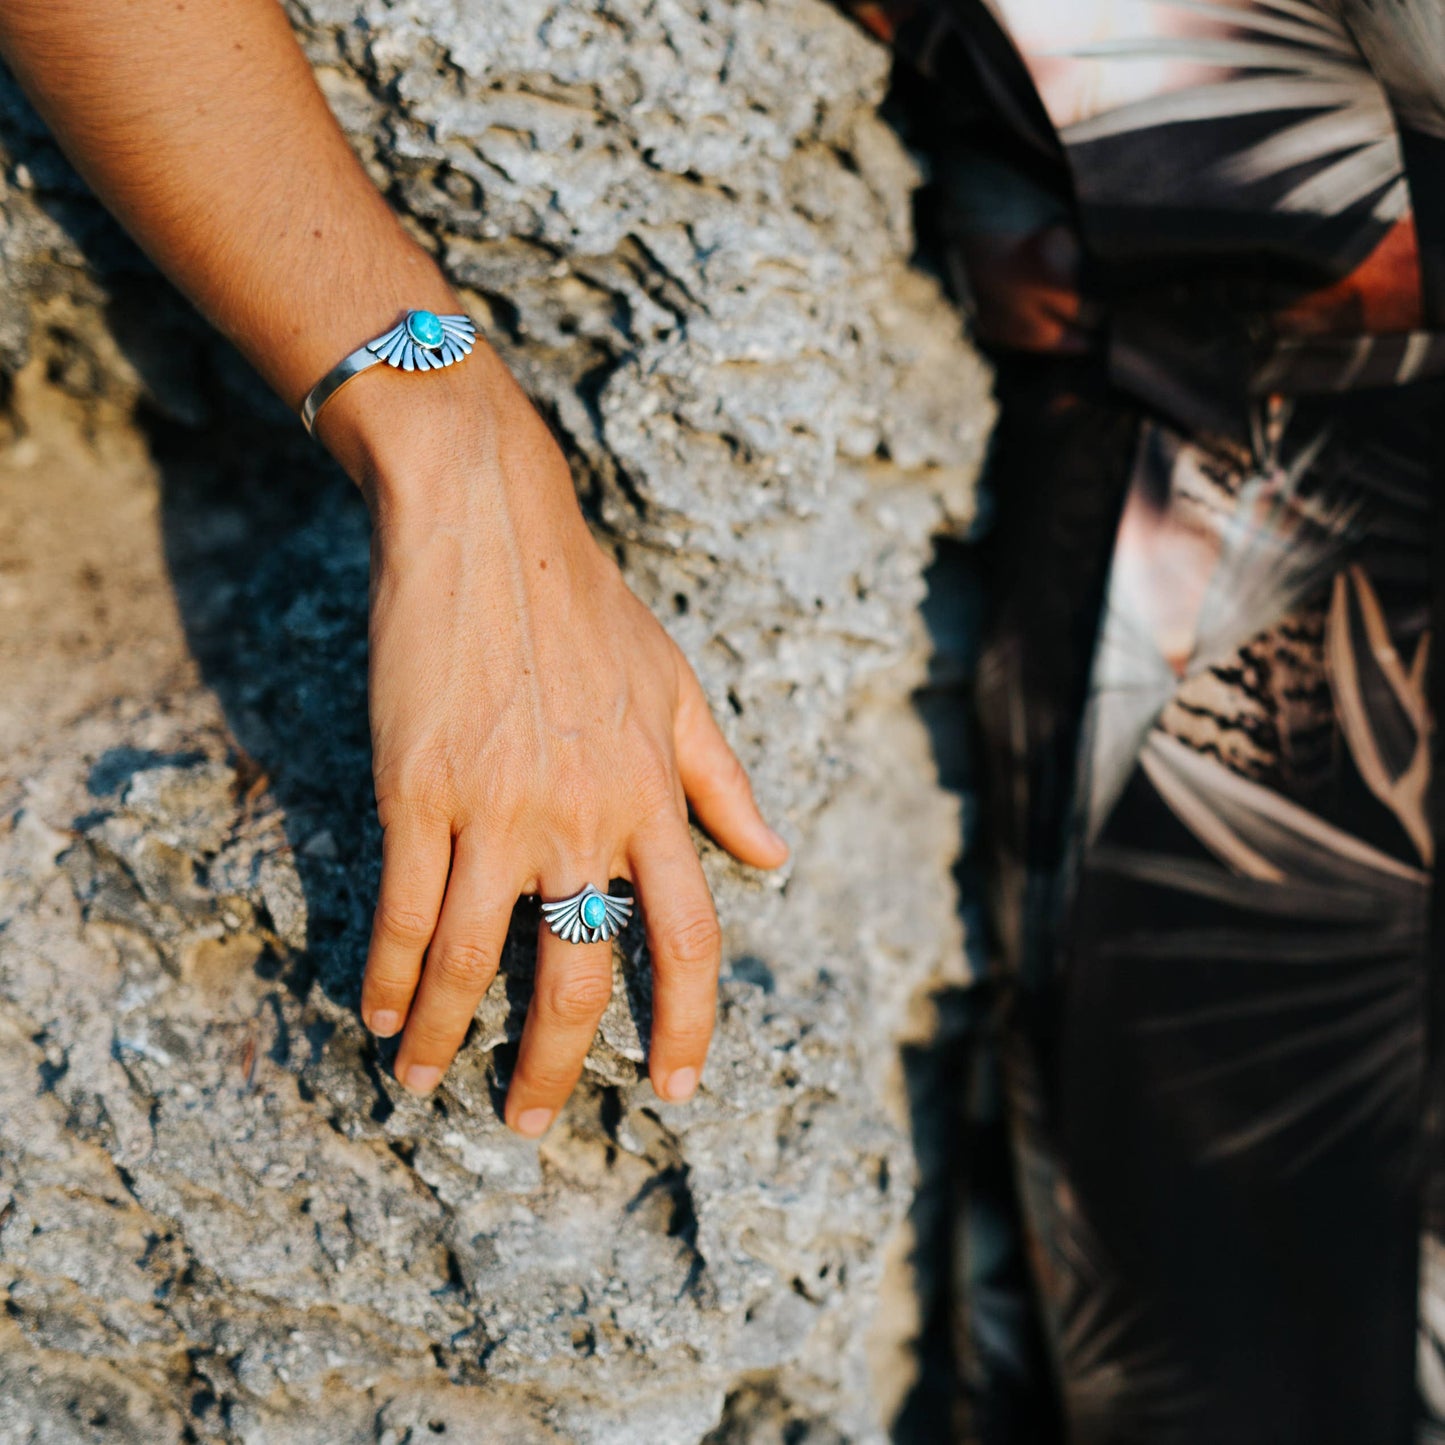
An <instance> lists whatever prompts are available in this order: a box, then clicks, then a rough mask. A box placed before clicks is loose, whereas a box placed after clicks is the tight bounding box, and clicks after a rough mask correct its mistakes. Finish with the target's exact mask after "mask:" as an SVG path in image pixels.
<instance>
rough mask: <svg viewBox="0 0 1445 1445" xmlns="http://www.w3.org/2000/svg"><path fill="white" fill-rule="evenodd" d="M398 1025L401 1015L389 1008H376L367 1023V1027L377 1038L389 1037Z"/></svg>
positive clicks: (399, 1025) (399, 1024)
mask: <svg viewBox="0 0 1445 1445" xmlns="http://www.w3.org/2000/svg"><path fill="white" fill-rule="evenodd" d="M400 1027H401V1015H400V1014H399V1013H393V1012H392V1011H391V1009H389V1008H383V1009H377V1011H376V1012H375V1013H374V1014H372V1016H371V1019H370V1021H369V1022H368V1023H367V1028H369V1029H370V1030H371V1031H372V1033H374V1034H375V1035H376V1036H377V1038H379V1039H389V1038H390V1037H391V1036H392V1035H393V1034H394V1033H395V1032H396V1031H397V1030H398V1029H399V1028H400Z"/></svg>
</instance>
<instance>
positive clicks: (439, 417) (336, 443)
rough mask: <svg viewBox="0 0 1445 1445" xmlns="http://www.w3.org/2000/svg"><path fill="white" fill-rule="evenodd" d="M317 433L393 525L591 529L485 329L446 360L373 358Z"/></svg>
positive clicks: (550, 441) (549, 531)
mask: <svg viewBox="0 0 1445 1445" xmlns="http://www.w3.org/2000/svg"><path fill="white" fill-rule="evenodd" d="M315 435H316V437H317V438H318V440H320V441H321V442H322V443H323V444H324V445H325V446H326V448H327V449H328V450H329V451H330V452H331V454H332V455H333V456H334V457H335V458H336V459H337V461H338V462H340V463H341V465H342V467H343V468H344V469H345V470H346V472H347V474H348V475H349V476H350V477H351V478H352V480H353V481H354V482H355V483H356V484H357V486H358V487H359V488H360V490H361V492H362V495H363V496H364V497H365V499H366V503H367V506H368V508H369V509H370V511H371V514H372V518H373V521H374V522H375V523H376V524H377V525H378V526H384V527H385V528H386V530H387V532H388V533H390V534H393V535H394V534H395V533H396V532H397V531H398V530H402V531H406V532H410V533H416V532H418V531H420V532H426V531H430V530H431V529H433V528H434V527H435V526H437V525H439V524H440V525H444V526H445V525H450V524H452V523H457V524H460V525H465V526H469V527H483V528H485V529H486V531H487V532H488V533H489V534H494V535H499V534H501V533H505V532H509V531H510V532H513V533H515V534H517V535H518V536H529V535H537V536H543V535H545V536H550V537H551V538H553V539H554V540H556V541H565V540H566V539H567V538H569V537H571V536H572V535H573V534H574V533H575V534H576V535H577V536H578V537H588V538H589V540H590V534H588V532H587V528H586V525H585V523H584V521H583V519H582V514H581V510H580V508H579V507H578V504H577V496H576V491H575V488H574V486H573V482H572V476H571V471H570V469H569V468H568V466H567V462H566V460H565V458H564V457H563V456H562V453H561V451H560V450H559V449H558V447H557V444H556V441H555V440H554V438H553V436H552V433H551V432H550V431H549V430H548V428H547V426H546V424H545V423H544V422H543V420H542V418H541V417H540V416H539V415H538V414H537V411H536V409H535V408H534V407H533V406H532V403H531V402H530V401H529V400H528V398H527V396H526V393H525V392H523V391H522V389H521V387H520V386H519V385H518V384H517V382H516V380H515V378H514V377H513V376H512V374H511V372H510V371H509V370H508V369H507V366H506V364H505V363H504V362H503V361H502V359H501V358H500V357H499V356H498V355H497V353H496V352H495V351H494V350H493V349H492V348H491V347H490V346H489V345H487V343H486V341H485V340H484V339H483V338H482V337H480V336H479V337H478V338H477V343H476V346H475V349H474V350H473V352H472V354H471V355H470V356H468V357H467V358H465V359H464V360H463V361H460V362H457V363H456V364H454V365H452V366H449V367H446V368H445V369H443V370H441V371H429V372H425V373H414V372H401V371H397V370H396V369H395V368H393V367H390V366H385V365H383V366H375V367H372V368H371V369H370V370H368V371H366V372H364V373H363V374H362V375H360V376H358V377H356V378H355V380H353V381H351V382H348V383H347V385H346V386H345V387H344V388H342V390H341V391H339V392H337V394H336V395H335V396H334V397H333V398H332V399H331V400H330V401H329V402H328V403H327V404H326V406H325V407H324V408H323V409H322V411H321V413H320V414H319V416H318V418H317V421H316V427H315Z"/></svg>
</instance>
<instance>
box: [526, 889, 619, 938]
mask: <svg viewBox="0 0 1445 1445" xmlns="http://www.w3.org/2000/svg"><path fill="white" fill-rule="evenodd" d="M542 917H543V918H545V919H546V920H547V927H548V928H550V929H551V930H552V932H553V933H555V934H556V935H557V937H558V938H562V939H565V940H566V941H567V942H568V943H606V942H607V940H608V939H610V938H616V937H617V935H618V934H619V933H621V932H622V930H623V929H624V928H626V927H627V920H628V919H629V918H631V917H632V900H631V899H630V898H614V897H613V896H612V894H610V893H603V892H602V891H601V890H600V889H598V888H594V887H593V886H592V885H591V884H590V883H589V884H588V885H587V886H586V887H585V888H584V889H583V890H582V891H581V892H580V893H574V894H573V895H572V896H571V897H570V898H560V899H558V900H557V902H556V903H543V905H542Z"/></svg>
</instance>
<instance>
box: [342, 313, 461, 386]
mask: <svg viewBox="0 0 1445 1445" xmlns="http://www.w3.org/2000/svg"><path fill="white" fill-rule="evenodd" d="M476 341H477V328H476V327H475V326H473V325H472V319H471V317H470V316H438V315H437V314H436V312H435V311H408V312H407V313H406V315H405V316H404V317H403V318H402V319H401V320H400V321H398V322H397V323H396V325H395V326H393V327H392V328H391V330H390V331H388V332H386V333H384V334H383V335H381V336H378V337H377V338H376V340H375V341H368V342H367V343H366V349H367V350H368V351H370V352H372V353H373V354H374V355H375V356H377V357H378V358H380V359H381V360H382V361H384V362H386V364H387V365H388V366H394V367H396V369H397V370H398V371H440V370H441V368H442V367H444V366H450V365H451V364H452V363H453V362H455V361H460V360H461V359H462V358H463V357H464V356H470V355H471V351H472V347H473V346H475V345H476Z"/></svg>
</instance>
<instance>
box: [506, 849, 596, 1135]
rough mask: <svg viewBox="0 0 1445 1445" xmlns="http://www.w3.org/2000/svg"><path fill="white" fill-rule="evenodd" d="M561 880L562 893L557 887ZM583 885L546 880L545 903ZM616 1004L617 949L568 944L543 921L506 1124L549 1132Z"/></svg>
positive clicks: (575, 881)
mask: <svg viewBox="0 0 1445 1445" xmlns="http://www.w3.org/2000/svg"><path fill="white" fill-rule="evenodd" d="M596 871H597V872H598V873H602V871H603V870H602V869H600V868H599V869H598V870H596ZM594 876H595V875H594ZM605 876H606V874H605V873H603V877H605ZM558 881H560V883H561V886H560V887H556V886H550V885H553V884H555V883H557V882H558ZM581 886H582V883H581V882H580V881H578V879H577V877H576V876H575V875H574V876H572V877H567V876H564V877H562V878H561V879H560V880H557V879H546V878H544V879H543V880H542V897H543V898H546V899H549V900H550V899H554V898H566V897H570V896H571V894H573V893H575V892H576V891H577V890H578V889H579V888H580V887H581ZM611 998H612V944H611V943H610V942H609V943H568V942H567V941H566V940H565V939H561V938H558V937H557V935H556V934H555V933H553V932H552V930H551V929H550V928H548V926H547V924H546V922H545V921H544V922H543V923H542V925H541V927H540V928H539V930H538V933H537V975H536V982H535V983H534V985H533V987H532V1002H531V1004H530V1005H529V1006H528V1009H527V1021H526V1023H524V1024H523V1025H522V1044H521V1048H520V1050H519V1051H518V1054H517V1066H516V1068H515V1069H514V1070H513V1071H512V1081H511V1083H510V1084H509V1085H508V1087H507V1106H506V1120H507V1123H508V1124H509V1125H510V1126H511V1127H512V1128H513V1129H515V1130H516V1131H517V1132H518V1133H519V1134H525V1135H527V1136H528V1137H529V1138H535V1137H536V1136H537V1135H538V1134H541V1133H543V1132H544V1131H545V1130H546V1128H547V1127H548V1125H549V1124H551V1122H552V1120H553V1119H554V1118H556V1116H557V1113H558V1111H559V1110H560V1109H561V1107H562V1105H563V1104H565V1103H566V1102H567V1098H568V1096H569V1095H570V1094H571V1092H572V1090H573V1089H574V1088H575V1087H576V1085H577V1080H578V1078H579V1077H580V1075H581V1073H582V1063H583V1060H584V1059H585V1058H586V1057H587V1050H588V1049H589V1048H590V1047H591V1046H592V1040H593V1038H595V1037H596V1034H597V1025H598V1024H599V1023H600V1022H601V1020H602V1014H603V1012H604V1010H605V1009H606V1008H607V1004H608V1001H609V1000H610V999H611Z"/></svg>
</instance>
